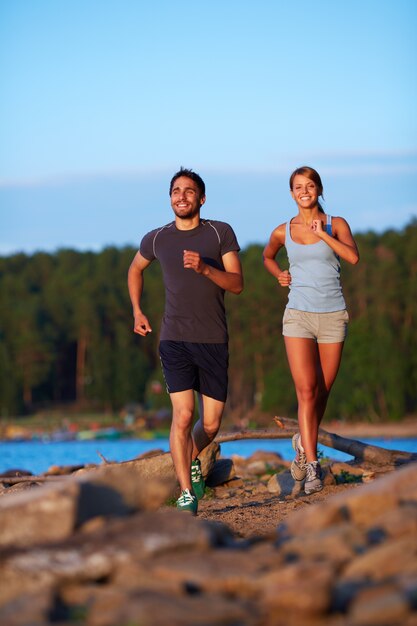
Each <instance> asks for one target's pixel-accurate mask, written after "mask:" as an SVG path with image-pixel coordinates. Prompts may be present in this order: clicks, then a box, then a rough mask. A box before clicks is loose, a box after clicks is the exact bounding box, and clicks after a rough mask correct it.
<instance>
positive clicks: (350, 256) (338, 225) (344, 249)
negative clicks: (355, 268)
mask: <svg viewBox="0 0 417 626" xmlns="http://www.w3.org/2000/svg"><path fill="white" fill-rule="evenodd" d="M311 227H312V230H313V231H314V233H315V234H316V235H317V237H319V238H320V239H322V241H324V242H325V243H326V244H327V245H328V246H330V248H331V249H332V250H333V252H335V253H336V254H337V255H338V256H339V257H340V258H341V259H343V260H344V261H347V262H348V263H351V264H352V265H356V263H357V262H358V261H359V251H358V247H357V245H356V242H355V240H354V238H353V235H352V233H351V230H350V226H349V224H348V223H347V221H346V220H345V219H343V217H333V219H332V233H333V236H331V235H329V234H328V233H327V232H326V231H325V230H324V229H323V222H322V221H321V220H313V223H312V225H311Z"/></svg>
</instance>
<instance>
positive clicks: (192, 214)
mask: <svg viewBox="0 0 417 626" xmlns="http://www.w3.org/2000/svg"><path fill="white" fill-rule="evenodd" d="M174 213H175V215H176V216H177V217H178V219H180V220H189V219H191V218H192V217H195V216H196V215H198V214H199V213H200V208H199V207H195V208H194V209H190V210H189V211H187V213H177V211H176V210H175V209H174Z"/></svg>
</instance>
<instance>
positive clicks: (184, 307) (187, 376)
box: [128, 168, 243, 515]
mask: <svg viewBox="0 0 417 626" xmlns="http://www.w3.org/2000/svg"><path fill="white" fill-rule="evenodd" d="M169 195H170V198H171V207H172V209H173V211H174V214H175V219H174V221H172V222H170V223H169V224H167V225H165V226H162V227H160V228H157V229H155V230H152V231H151V232H149V233H148V234H146V235H145V236H144V238H143V239H142V242H141V244H140V248H139V251H138V252H137V254H136V256H135V258H134V259H133V262H132V264H131V266H130V268H129V274H128V287H129V295H130V299H131V302H132V306H133V316H134V332H135V333H138V334H139V335H141V336H142V337H146V335H147V334H148V333H150V332H152V328H151V325H150V323H149V321H148V319H147V317H146V315H145V313H144V312H143V311H142V309H141V296H142V291H143V286H144V277H143V273H144V271H145V270H146V268H147V267H149V265H150V264H151V263H152V261H154V260H155V259H158V261H159V263H160V264H161V267H162V274H163V281H164V286H165V312H164V316H163V319H162V326H161V334H160V343H159V355H160V358H161V364H162V369H163V373H164V377H165V382H166V386H167V391H168V393H169V394H170V398H171V403H172V424H171V431H170V450H171V455H172V460H173V463H174V467H175V471H176V474H177V478H178V482H179V484H180V489H181V495H180V497H179V498H178V500H177V507H178V508H179V509H182V510H186V511H191V512H192V513H193V514H194V515H195V514H196V513H197V509H198V500H199V499H201V498H202V497H203V495H204V488H205V484H204V479H203V476H202V473H201V466H200V461H199V460H198V458H197V457H198V454H199V453H200V452H201V451H202V450H203V449H204V448H205V447H206V446H207V445H208V444H209V443H210V442H211V441H213V439H214V438H215V436H216V434H217V432H218V430H219V428H220V423H221V419H222V415H223V410H224V406H225V402H226V398H227V385H228V360H229V354H228V332H227V322H226V312H225V306H224V294H225V291H230V292H231V293H234V294H239V293H241V291H242V289H243V275H242V268H241V263H240V259H239V255H238V252H239V250H240V248H239V244H238V242H237V239H236V236H235V233H234V232H233V229H232V228H231V227H230V226H229V225H228V224H226V223H224V222H219V221H214V220H208V219H202V218H200V210H201V207H202V206H203V204H204V202H205V200H206V195H205V184H204V182H203V180H202V179H201V177H200V176H199V175H198V174H196V173H195V172H193V171H192V170H190V169H183V168H181V169H180V171H179V172H177V173H176V174H175V175H174V176H173V178H172V180H171V184H170V189H169ZM195 392H197V398H198V405H199V419H198V421H197V422H196V424H195V425H194V428H193V417H194V408H195Z"/></svg>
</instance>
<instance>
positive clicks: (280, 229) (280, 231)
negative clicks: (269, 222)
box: [271, 222, 287, 241]
mask: <svg viewBox="0 0 417 626" xmlns="http://www.w3.org/2000/svg"><path fill="white" fill-rule="evenodd" d="M286 227H287V222H284V223H283V224H280V225H279V226H277V227H276V228H274V230H273V231H272V235H271V236H272V237H273V238H274V239H278V240H279V241H285V230H286Z"/></svg>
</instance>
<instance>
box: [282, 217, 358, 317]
mask: <svg viewBox="0 0 417 626" xmlns="http://www.w3.org/2000/svg"><path fill="white" fill-rule="evenodd" d="M326 231H327V233H328V234H329V235H331V233H332V218H331V216H330V215H328V216H327V224H326ZM285 248H286V250H287V255H288V260H289V262H290V268H289V271H290V274H291V285H290V292H289V295H288V303H287V308H288V309H298V310H299V311H310V312H312V313H331V312H333V311H342V310H344V309H345V308H346V303H345V299H344V297H343V293H342V287H341V284H340V260H339V257H338V256H337V254H335V253H334V252H333V250H332V249H331V248H330V247H329V246H328V245H327V244H326V243H324V241H321V240H319V241H318V242H317V243H311V244H300V243H296V242H295V241H293V239H292V238H291V229H290V222H287V224H286V227H285Z"/></svg>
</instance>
